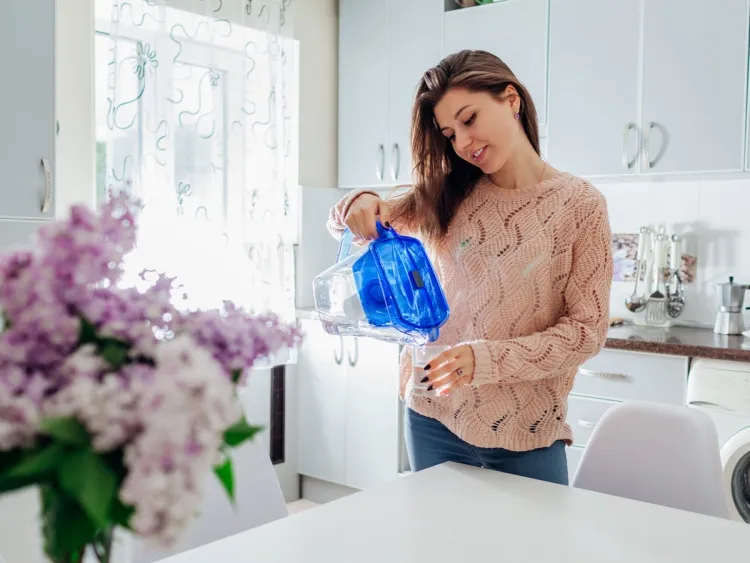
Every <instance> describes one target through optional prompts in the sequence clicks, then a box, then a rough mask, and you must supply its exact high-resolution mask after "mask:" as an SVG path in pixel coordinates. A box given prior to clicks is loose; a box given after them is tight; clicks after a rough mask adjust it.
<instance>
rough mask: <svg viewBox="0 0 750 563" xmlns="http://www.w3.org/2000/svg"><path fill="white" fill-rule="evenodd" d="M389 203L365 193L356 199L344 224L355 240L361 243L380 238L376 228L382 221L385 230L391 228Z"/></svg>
mask: <svg viewBox="0 0 750 563" xmlns="http://www.w3.org/2000/svg"><path fill="white" fill-rule="evenodd" d="M389 211H390V210H389V207H388V202H387V201H385V200H384V199H381V198H380V197H378V196H376V195H373V194H369V193H364V194H362V195H360V196H358V197H357V199H355V200H354V201H353V202H352V204H351V206H350V207H349V211H347V213H346V218H345V219H344V224H345V225H346V227H347V228H348V229H349V230H350V231H351V232H352V234H353V235H354V238H355V239H357V240H360V241H368V240H375V239H376V238H378V236H379V235H378V229H377V227H376V226H375V223H376V222H377V221H380V222H381V224H382V225H383V226H384V227H385V228H387V229H388V228H390V226H391V225H390V223H389V221H390V214H389Z"/></svg>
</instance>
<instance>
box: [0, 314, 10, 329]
mask: <svg viewBox="0 0 750 563" xmlns="http://www.w3.org/2000/svg"><path fill="white" fill-rule="evenodd" d="M10 325H11V323H10V317H9V316H8V315H6V314H5V312H3V313H2V314H0V332H3V331H4V330H8V329H9V328H10Z"/></svg>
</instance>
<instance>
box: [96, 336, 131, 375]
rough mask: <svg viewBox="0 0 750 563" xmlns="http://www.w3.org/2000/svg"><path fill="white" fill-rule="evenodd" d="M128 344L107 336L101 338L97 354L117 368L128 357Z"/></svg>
mask: <svg viewBox="0 0 750 563" xmlns="http://www.w3.org/2000/svg"><path fill="white" fill-rule="evenodd" d="M129 350H130V346H128V345H127V344H126V343H124V342H120V341H119V340H115V339H112V338H108V339H105V340H102V342H101V346H100V348H99V354H101V356H102V358H104V360H105V361H106V362H107V363H109V365H111V366H112V367H113V368H114V369H119V368H120V367H122V365H123V364H124V363H125V360H127V359H128V351H129Z"/></svg>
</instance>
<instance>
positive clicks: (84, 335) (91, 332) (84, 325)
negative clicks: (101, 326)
mask: <svg viewBox="0 0 750 563" xmlns="http://www.w3.org/2000/svg"><path fill="white" fill-rule="evenodd" d="M92 342H96V327H95V326H94V325H93V324H91V323H90V322H89V321H88V320H87V319H84V318H83V317H81V330H80V331H79V332H78V343H79V344H90V343H92Z"/></svg>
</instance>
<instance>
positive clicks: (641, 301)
mask: <svg viewBox="0 0 750 563" xmlns="http://www.w3.org/2000/svg"><path fill="white" fill-rule="evenodd" d="M647 238H648V241H649V242H650V238H651V234H650V230H649V229H648V227H641V232H640V233H639V234H638V248H637V249H636V256H635V259H636V264H637V265H636V269H635V284H634V285H633V293H631V294H630V296H628V298H627V299H626V300H625V306H626V307H627V308H628V311H631V312H633V313H640V312H641V311H643V309H645V308H646V302H647V295H641V294H640V293H638V285H639V284H640V281H641V276H642V275H643V272H644V266H647V265H648V254H649V248H650V244H649V245H648V246H646V244H647Z"/></svg>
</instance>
